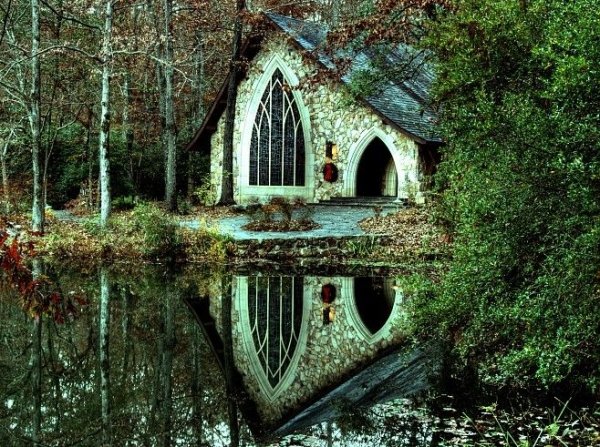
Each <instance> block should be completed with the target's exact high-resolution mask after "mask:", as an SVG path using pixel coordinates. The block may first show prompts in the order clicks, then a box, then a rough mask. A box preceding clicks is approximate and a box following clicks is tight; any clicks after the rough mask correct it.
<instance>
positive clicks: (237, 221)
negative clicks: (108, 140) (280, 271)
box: [181, 205, 393, 241]
mask: <svg viewBox="0 0 600 447" xmlns="http://www.w3.org/2000/svg"><path fill="white" fill-rule="evenodd" d="M312 207H313V209H314V213H313V215H312V219H313V220H314V221H315V222H317V223H318V224H320V225H321V227H320V228H316V229H314V230H309V231H289V232H278V231H246V230H244V229H242V227H243V226H244V225H245V224H246V223H248V221H249V218H248V216H245V215H240V216H235V217H226V218H223V219H221V220H219V222H218V229H219V232H220V233H221V234H224V235H227V236H229V237H231V238H232V239H234V240H237V241H243V240H258V241H261V240H266V239H317V238H325V237H348V236H362V235H364V234H365V232H364V231H363V230H361V228H360V227H359V226H358V222H360V221H361V220H363V219H365V218H367V217H373V216H374V212H373V208H372V207H356V206H352V207H351V206H332V205H312ZM389 212H393V210H384V211H383V213H382V214H387V213H389ZM181 225H183V226H185V227H187V228H192V229H197V228H198V227H199V225H200V223H199V221H198V220H192V221H183V222H181Z"/></svg>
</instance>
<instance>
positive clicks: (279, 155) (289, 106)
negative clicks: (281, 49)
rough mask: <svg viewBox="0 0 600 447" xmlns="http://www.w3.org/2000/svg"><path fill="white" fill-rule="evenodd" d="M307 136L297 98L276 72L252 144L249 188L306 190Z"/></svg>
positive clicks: (261, 103)
mask: <svg viewBox="0 0 600 447" xmlns="http://www.w3.org/2000/svg"><path fill="white" fill-rule="evenodd" d="M304 164H305V149H304V133H303V129H302V122H301V120H300V113H299V111H298V106H297V104H296V100H295V99H294V95H293V94H292V92H291V91H290V87H289V85H288V84H287V83H286V82H285V80H284V77H283V73H282V72H281V70H279V69H276V70H275V72H274V73H273V76H272V77H271V80H270V81H269V83H268V84H267V87H266V88H265V92H264V94H263V96H262V98H261V100H260V104H259V106H258V110H257V112H256V117H255V119H254V125H253V126H252V139H251V142H250V166H249V184H250V185H258V186H304Z"/></svg>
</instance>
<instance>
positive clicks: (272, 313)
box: [248, 276, 304, 396]
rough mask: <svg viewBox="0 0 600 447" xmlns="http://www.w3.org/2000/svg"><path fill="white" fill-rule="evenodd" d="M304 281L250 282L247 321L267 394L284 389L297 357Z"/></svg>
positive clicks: (258, 279) (261, 278)
mask: <svg viewBox="0 0 600 447" xmlns="http://www.w3.org/2000/svg"><path fill="white" fill-rule="evenodd" d="M303 291H304V285H303V279H302V278H293V277H286V276H281V277H279V276H275V277H265V276H258V277H255V278H250V279H249V281H248V321H249V323H250V334H251V336H252V341H253V345H254V353H255V354H256V359H257V360H258V363H259V365H260V371H261V376H262V378H263V380H264V379H266V383H265V382H263V386H264V388H265V390H267V394H268V395H270V396H273V395H275V394H277V392H278V391H279V390H280V389H281V386H282V385H283V382H285V380H284V379H285V378H286V377H287V376H288V375H289V374H288V373H290V372H291V371H290V369H293V368H291V367H292V365H293V364H294V361H293V360H294V358H295V357H296V356H295V355H294V354H296V350H297V349H296V348H297V346H298V342H299V337H300V332H301V328H302V321H303V313H304V312H303V309H304V299H303V296H304V295H303Z"/></svg>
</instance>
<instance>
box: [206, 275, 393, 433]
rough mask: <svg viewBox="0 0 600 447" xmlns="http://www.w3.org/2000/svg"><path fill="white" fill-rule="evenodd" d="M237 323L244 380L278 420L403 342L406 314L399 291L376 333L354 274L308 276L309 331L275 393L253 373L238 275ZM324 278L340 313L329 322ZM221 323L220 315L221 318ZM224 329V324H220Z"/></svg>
mask: <svg viewBox="0 0 600 447" xmlns="http://www.w3.org/2000/svg"><path fill="white" fill-rule="evenodd" d="M233 284H234V289H233V296H234V298H233V311H232V323H233V324H232V327H233V330H234V334H233V343H234V347H233V348H234V362H235V365H236V368H237V369H238V371H240V373H241V374H242V377H243V380H244V386H245V388H246V390H247V391H248V393H249V395H250V397H251V398H252V400H253V401H254V402H255V403H256V405H257V409H258V411H259V413H260V415H261V417H262V418H263V419H264V420H265V421H266V422H267V423H273V422H275V421H277V420H279V419H280V418H281V417H282V416H284V415H286V414H288V413H290V412H293V411H295V410H297V409H298V408H299V407H302V406H303V405H305V404H306V403H308V402H309V401H311V400H313V399H315V398H316V397H317V396H318V395H319V393H321V392H323V391H325V390H327V389H328V388H329V387H331V386H332V385H334V384H337V383H339V382H340V381H341V380H343V379H344V378H347V377H348V375H349V374H350V373H352V372H355V371H356V370H357V368H359V367H360V366H361V365H363V364H365V363H368V362H369V361H371V360H373V359H374V358H375V357H376V355H377V354H378V353H380V352H381V351H382V350H383V349H385V348H387V347H391V346H392V345H395V344H398V343H399V342H400V341H401V340H402V337H403V324H402V319H403V318H404V316H403V312H402V302H401V299H400V298H399V296H398V297H397V299H396V304H395V305H394V308H393V310H392V314H391V315H390V317H389V319H388V321H387V323H386V325H385V326H384V327H383V328H382V329H381V330H380V331H378V332H377V334H375V335H372V334H367V333H365V332H364V329H361V328H360V327H359V324H357V318H359V317H358V315H357V311H356V308H355V306H354V294H353V279H352V278H348V277H315V276H307V277H304V290H305V298H308V299H307V302H308V306H309V310H308V313H307V318H306V319H305V325H306V326H305V328H306V333H305V334H304V336H303V337H301V342H300V343H299V344H298V346H297V348H296V349H297V350H298V354H297V355H298V356H299V357H298V362H297V365H296V367H295V368H294V369H293V370H292V371H291V375H290V378H289V379H290V382H289V384H288V385H287V386H285V387H284V388H283V389H282V390H281V391H280V392H279V393H278V394H277V395H276V396H275V397H274V398H273V396H269V395H267V394H266V393H265V390H264V388H262V387H261V385H260V381H259V379H258V378H257V377H256V376H255V374H254V373H253V370H255V368H253V365H252V364H251V362H252V361H253V360H252V356H251V355H249V353H248V352H247V347H246V346H247V345H246V344H245V343H244V336H245V335H246V336H247V335H248V334H244V333H243V330H244V325H243V324H242V316H241V315H240V303H241V302H242V301H241V300H243V299H245V298H246V295H245V293H246V291H245V290H241V289H240V288H241V287H243V286H242V285H241V284H243V282H241V281H240V280H239V279H238V280H237V281H235V280H234V282H233ZM324 284H332V285H334V286H335V287H336V289H337V297H336V299H335V301H334V302H333V308H334V310H335V319H334V321H333V322H332V323H331V324H328V325H324V324H323V320H322V310H323V303H322V301H321V289H322V286H323V285H324ZM214 304H215V305H214V306H213V302H212V301H211V314H212V313H213V312H215V315H214V316H215V317H217V314H218V312H219V309H220V303H214ZM216 321H217V325H218V326H220V324H219V322H220V319H219V318H216ZM218 329H219V330H220V327H218Z"/></svg>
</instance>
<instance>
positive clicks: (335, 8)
mask: <svg viewBox="0 0 600 447" xmlns="http://www.w3.org/2000/svg"><path fill="white" fill-rule="evenodd" d="M340 2H341V0H331V27H332V28H337V27H338V26H339V24H340V16H341V14H340V6H341V5H340Z"/></svg>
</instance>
